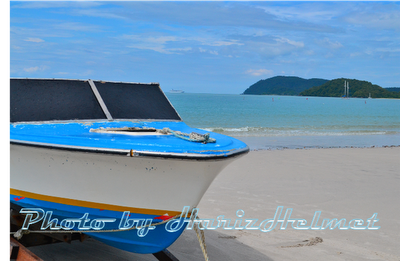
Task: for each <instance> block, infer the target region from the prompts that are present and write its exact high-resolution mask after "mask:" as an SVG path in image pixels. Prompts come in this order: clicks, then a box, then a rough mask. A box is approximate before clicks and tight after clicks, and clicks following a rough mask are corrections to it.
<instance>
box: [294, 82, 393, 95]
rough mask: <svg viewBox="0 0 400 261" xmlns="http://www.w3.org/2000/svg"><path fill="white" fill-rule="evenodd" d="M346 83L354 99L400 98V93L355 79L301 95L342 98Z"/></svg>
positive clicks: (315, 88)
mask: <svg viewBox="0 0 400 261" xmlns="http://www.w3.org/2000/svg"><path fill="white" fill-rule="evenodd" d="M344 81H347V82H349V87H350V88H349V90H350V91H349V93H350V95H349V97H353V98H368V96H369V94H371V98H400V93H398V92H391V91H388V90H386V89H384V88H382V87H380V86H378V85H375V84H372V83H370V82H367V81H359V80H355V79H352V80H351V79H345V78H340V79H334V80H332V81H328V82H326V83H324V84H322V85H321V86H316V87H312V88H310V89H308V90H305V91H303V92H301V93H300V95H301V96H319V97H342V96H343V95H344Z"/></svg>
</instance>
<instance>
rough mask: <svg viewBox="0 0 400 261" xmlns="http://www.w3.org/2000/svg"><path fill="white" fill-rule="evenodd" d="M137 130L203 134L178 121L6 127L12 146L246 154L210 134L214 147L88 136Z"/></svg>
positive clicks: (239, 145)
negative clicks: (8, 128)
mask: <svg viewBox="0 0 400 261" xmlns="http://www.w3.org/2000/svg"><path fill="white" fill-rule="evenodd" d="M122 127H140V128H143V127H145V128H156V129H163V128H165V127H167V128H170V129H171V130H174V131H181V132H184V133H191V132H197V133H200V134H205V133H207V131H205V130H201V129H195V128H191V127H189V126H187V125H186V124H185V123H184V122H182V121H129V120H122V121H118V120H116V121H106V120H104V121H82V120H80V121H64V122H30V123H25V122H23V123H12V124H10V139H11V141H12V143H17V144H18V143H19V144H24V143H25V144H26V145H35V144H36V145H39V146H50V147H51V146H54V148H57V147H58V148H61V147H65V148H66V147H69V148H70V149H71V148H72V149H74V148H75V149H77V148H78V149H83V150H84V149H87V150H92V151H95V150H98V151H103V152H107V151H108V152H110V153H112V152H114V153H118V152H119V153H123V154H126V153H127V152H129V151H131V150H133V151H135V152H138V153H140V152H143V153H146V152H147V153H150V155H151V154H153V156H155V155H157V154H159V155H163V154H164V155H165V154H169V155H174V154H175V155H182V154H191V155H199V156H215V157H221V156H222V157H226V156H231V155H237V154H242V153H244V152H247V151H248V147H247V145H246V144H245V143H243V142H241V141H239V140H237V139H234V138H231V137H228V136H225V135H222V134H218V133H210V137H211V138H214V139H216V142H215V143H207V144H203V143H199V142H190V141H186V140H183V139H180V138H178V137H175V136H173V135H127V134H119V133H98V132H91V131H90V130H91V129H99V128H122Z"/></svg>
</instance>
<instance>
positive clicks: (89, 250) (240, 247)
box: [29, 230, 272, 261]
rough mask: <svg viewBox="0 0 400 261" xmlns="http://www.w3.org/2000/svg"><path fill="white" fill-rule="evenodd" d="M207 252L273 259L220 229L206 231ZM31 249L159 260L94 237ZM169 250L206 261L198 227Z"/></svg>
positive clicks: (71, 256) (50, 254)
mask: <svg viewBox="0 0 400 261" xmlns="http://www.w3.org/2000/svg"><path fill="white" fill-rule="evenodd" d="M205 237H206V244H207V252H208V256H209V258H210V260H218V261H225V260H226V261H231V260H247V261H251V260H254V261H256V260H257V261H259V260H265V261H272V259H271V258H269V257H267V256H265V255H264V254H262V253H261V252H259V251H257V250H255V249H253V248H251V247H250V246H247V245H245V244H243V243H241V242H239V241H238V240H236V239H235V238H234V237H230V236H227V235H226V234H222V233H219V232H217V231H210V230H207V231H205ZM29 250H30V251H32V252H33V253H35V254H36V255H38V256H39V257H40V258H42V259H43V260H45V261H49V260H57V261H64V260H74V261H75V260H76V261H79V260H107V261H108V260H119V261H124V260H126V261H127V260H130V261H131V260H139V261H142V260H143V261H145V260H149V261H150V260H152V261H155V260H157V259H156V258H155V257H154V256H153V255H151V254H148V255H142V254H134V253H130V252H126V251H122V250H119V249H116V248H114V247H111V246H108V245H106V244H103V243H101V242H99V241H96V240H94V239H92V238H89V239H87V240H85V241H84V242H82V243H80V242H79V241H73V242H72V243H71V244H67V243H56V244H51V245H42V246H35V247H29ZM168 250H169V251H170V252H171V253H172V254H173V255H174V256H175V257H176V258H178V259H179V260H181V261H185V260H191V261H202V260H204V257H203V253H202V251H201V248H200V245H199V242H198V240H197V237H196V233H195V231H190V230H186V231H184V233H183V234H182V235H181V236H180V237H179V238H178V240H177V241H176V242H175V243H174V244H173V245H172V246H170V247H169V248H168Z"/></svg>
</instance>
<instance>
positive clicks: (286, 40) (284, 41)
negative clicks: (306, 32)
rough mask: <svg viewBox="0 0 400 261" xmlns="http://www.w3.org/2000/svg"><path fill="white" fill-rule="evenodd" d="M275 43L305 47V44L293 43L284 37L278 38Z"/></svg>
mask: <svg viewBox="0 0 400 261" xmlns="http://www.w3.org/2000/svg"><path fill="white" fill-rule="evenodd" d="M275 41H277V42H280V43H288V44H290V45H293V46H295V47H304V43H303V42H296V41H292V40H289V39H287V38H284V37H280V38H276V39H275Z"/></svg>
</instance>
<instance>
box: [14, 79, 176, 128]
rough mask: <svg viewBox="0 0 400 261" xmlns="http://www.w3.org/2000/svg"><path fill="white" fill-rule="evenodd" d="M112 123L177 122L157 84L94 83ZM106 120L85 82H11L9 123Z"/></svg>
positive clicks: (40, 80) (25, 80)
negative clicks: (133, 120) (123, 121)
mask: <svg viewBox="0 0 400 261" xmlns="http://www.w3.org/2000/svg"><path fill="white" fill-rule="evenodd" d="M94 83H95V85H96V87H97V89H98V91H99V93H100V95H101V97H102V99H103V101H104V103H105V105H106V106H107V108H108V110H109V112H110V114H111V116H112V117H113V119H139V120H140V119H154V120H180V117H179V115H178V114H177V112H176V111H175V109H174V108H173V107H172V106H171V104H170V103H169V101H168V99H167V98H166V97H165V95H164V94H163V92H162V90H161V88H160V86H159V84H140V83H116V82H100V81H94ZM88 119H93V120H97V119H105V120H106V119H107V118H106V116H105V114H104V113H103V110H102V109H101V106H100V104H99V102H98V101H97V99H96V97H95V95H94V94H93V91H92V89H91V87H90V85H89V82H88V81H83V80H54V79H11V80H10V121H11V122H22V121H51V120H88Z"/></svg>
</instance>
